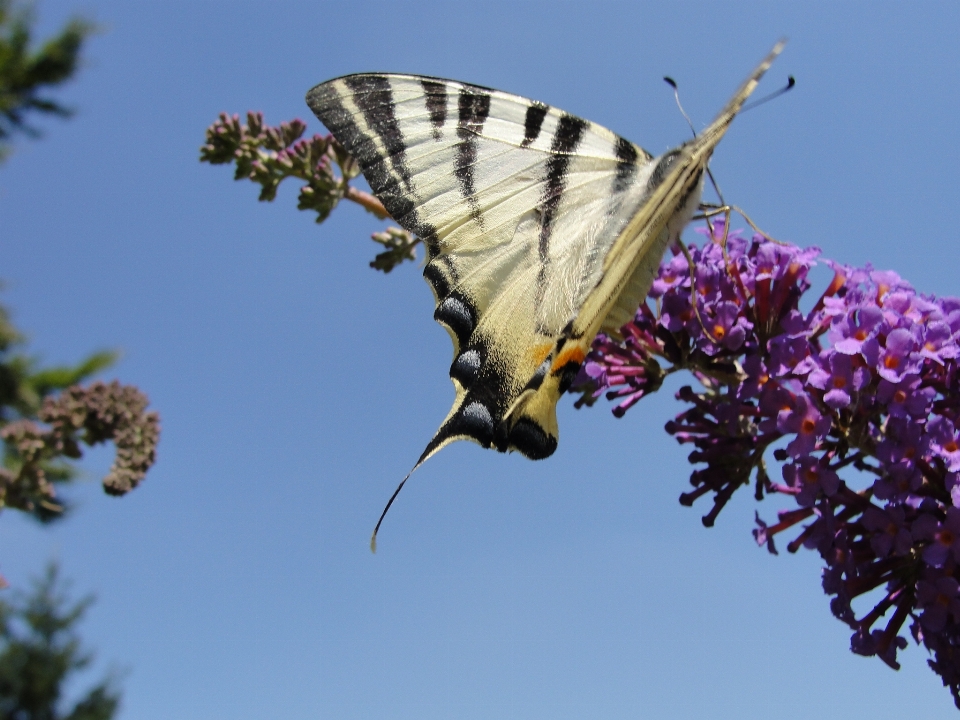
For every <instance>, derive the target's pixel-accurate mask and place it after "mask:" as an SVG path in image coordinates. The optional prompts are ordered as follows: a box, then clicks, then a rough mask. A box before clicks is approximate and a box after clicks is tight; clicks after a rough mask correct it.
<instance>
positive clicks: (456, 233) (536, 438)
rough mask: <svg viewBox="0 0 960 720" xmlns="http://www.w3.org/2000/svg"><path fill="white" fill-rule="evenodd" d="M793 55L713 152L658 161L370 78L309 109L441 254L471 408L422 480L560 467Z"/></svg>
mask: <svg viewBox="0 0 960 720" xmlns="http://www.w3.org/2000/svg"><path fill="white" fill-rule="evenodd" d="M782 47H783V43H782V42H781V43H778V44H777V46H776V47H774V49H773V50H772V51H771V53H770V54H769V55H768V56H767V58H765V59H764V61H763V62H762V63H761V64H760V65H759V66H758V67H757V68H756V69H755V70H754V71H753V73H751V75H750V76H749V77H748V79H747V80H746V82H744V84H743V85H742V86H741V87H740V89H739V90H738V91H737V92H736V93H735V95H734V96H733V98H731V100H730V101H729V102H728V104H727V105H726V106H725V107H724V109H723V110H722V111H721V113H720V114H719V115H718V116H717V118H716V119H715V120H714V122H713V123H712V124H711V125H710V126H709V127H708V128H707V129H706V130H705V131H704V132H703V133H702V134H701V135H700V136H699V137H698V138H696V139H695V140H692V141H690V142H688V143H686V144H684V145H682V146H681V147H679V148H677V149H675V150H672V151H670V152H668V153H666V154H664V155H662V156H660V157H659V158H653V157H652V156H651V155H650V154H649V153H647V152H646V151H644V150H642V149H641V148H639V147H638V146H636V145H634V144H632V143H630V142H628V141H627V140H624V139H623V138H621V137H619V136H618V135H616V134H614V133H612V132H610V131H609V130H606V129H605V128H603V127H600V126H598V125H596V124H594V123H590V122H588V121H586V120H583V119H581V118H578V117H576V116H573V115H570V114H568V113H564V112H563V111H560V110H558V109H556V108H551V107H549V106H547V105H544V104H543V103H538V102H535V101H531V100H527V99H526V98H522V97H518V96H516V95H510V94H508V93H503V92H499V91H496V90H491V89H489V88H483V87H478V86H474V85H468V84H464V83H459V82H454V81H450V80H440V79H437V78H427V77H420V76H411V75H384V74H359V75H350V76H346V77H342V78H337V79H335V80H331V81H329V82H326V83H323V84H321V85H318V86H317V87H315V88H313V89H312V90H311V91H310V92H309V93H308V95H307V103H308V104H309V106H310V108H311V109H312V110H313V112H314V113H315V114H316V115H317V117H318V118H320V120H321V121H323V123H324V124H325V125H326V126H327V127H328V128H329V129H330V131H331V132H332V133H333V134H334V136H335V137H336V138H337V139H338V140H339V141H340V143H341V144H343V145H344V147H346V149H347V150H348V151H349V152H350V153H351V154H352V155H353V156H354V157H356V158H357V160H358V162H359V164H360V167H361V169H362V171H363V173H364V176H365V177H366V178H367V180H368V182H369V183H370V186H371V189H372V190H373V192H374V193H375V194H376V195H377V197H379V198H380V200H381V201H382V202H383V204H384V206H385V207H386V209H387V211H388V212H389V213H390V214H391V215H392V216H393V218H394V220H396V221H397V222H398V223H399V224H400V225H402V226H403V227H404V228H406V229H407V230H409V231H410V232H412V233H414V234H416V235H417V236H418V237H420V238H421V239H422V240H423V241H424V244H425V246H426V248H427V264H426V267H425V269H424V277H425V278H426V279H427V282H428V283H429V284H430V287H431V288H432V290H433V292H434V295H435V297H436V302H437V305H436V311H435V314H434V317H435V318H436V319H437V321H439V322H440V323H441V324H442V325H443V326H444V327H446V329H447V330H448V332H449V333H450V337H451V339H452V341H453V346H454V359H453V363H452V364H451V367H450V377H451V380H452V381H453V384H454V387H455V388H456V398H455V400H454V404H453V407H452V408H451V410H450V413H449V414H448V415H447V417H446V419H445V420H444V421H443V423H442V424H441V426H440V429H439V430H438V431H437V433H436V434H435V435H434V437H433V438H432V439H431V441H430V442H429V443H428V444H427V447H426V449H425V450H424V452H423V454H422V455H421V457H420V459H419V460H418V462H417V466H419V465H420V464H421V463H422V462H424V461H425V460H426V459H427V458H428V457H429V456H430V455H432V454H433V453H435V452H436V451H438V450H439V449H440V448H442V447H444V446H445V445H447V444H448V443H450V442H453V441H454V440H460V439H470V440H473V441H475V442H477V443H479V444H480V445H483V446H484V447H495V448H496V449H498V450H500V451H507V450H518V451H519V452H521V453H522V454H524V455H526V456H527V457H530V458H534V459H539V458H544V457H547V456H549V455H551V454H552V453H553V452H554V450H555V449H556V446H557V438H558V429H557V421H556V404H557V401H558V399H559V397H560V395H561V394H563V393H564V392H565V391H566V390H567V388H568V387H569V385H570V383H571V382H572V380H573V378H574V377H575V376H576V374H577V372H578V371H579V368H580V365H581V363H582V362H583V359H584V357H585V356H586V353H587V352H588V351H589V348H590V345H591V343H592V342H593V339H594V337H595V336H596V334H597V333H598V332H599V331H600V330H601V329H607V330H614V329H616V328H618V327H619V326H620V325H622V324H623V323H624V322H626V321H627V320H629V319H630V318H632V317H633V314H634V312H635V311H636V308H637V307H638V305H639V303H640V302H641V301H642V300H643V298H644V297H645V296H646V293H647V292H648V291H649V288H650V284H651V283H652V280H653V277H654V275H655V274H656V270H657V267H658V265H659V263H660V260H661V258H662V256H663V253H664V252H665V250H666V248H667V247H668V245H669V244H670V242H671V241H673V240H675V239H676V238H678V237H679V233H680V231H681V230H682V228H683V226H684V225H685V224H686V223H687V222H688V221H689V219H690V217H691V215H692V213H693V212H694V210H695V209H696V207H697V206H698V204H699V199H700V190H701V188H702V184H703V174H704V171H705V169H706V166H707V162H708V161H709V158H710V156H711V154H712V152H713V150H714V148H715V147H716V144H717V143H718V142H719V140H720V138H721V137H722V136H723V134H724V133H725V132H726V129H727V127H728V126H729V125H730V122H731V121H732V119H733V117H734V116H735V115H736V114H737V112H739V110H740V108H741V107H742V105H743V103H744V101H745V100H746V98H747V97H748V96H749V95H750V93H752V92H753V89H754V88H755V87H756V84H757V82H758V81H759V79H760V77H761V76H762V75H763V74H764V72H766V70H767V68H768V67H769V66H770V64H771V63H772V62H773V60H774V58H775V57H776V56H777V55H778V54H779V53H780V51H781V49H782Z"/></svg>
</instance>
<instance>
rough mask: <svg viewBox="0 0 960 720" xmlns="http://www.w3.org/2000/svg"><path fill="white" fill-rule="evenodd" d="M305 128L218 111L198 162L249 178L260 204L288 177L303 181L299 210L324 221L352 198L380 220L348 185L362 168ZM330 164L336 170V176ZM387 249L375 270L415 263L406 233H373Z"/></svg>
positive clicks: (380, 210)
mask: <svg viewBox="0 0 960 720" xmlns="http://www.w3.org/2000/svg"><path fill="white" fill-rule="evenodd" d="M306 129H307V126H306V124H305V123H304V122H303V121H302V120H298V119H294V120H291V121H290V122H284V123H280V125H278V126H276V127H272V126H270V125H265V124H264V122H263V114H262V113H255V112H248V113H247V122H246V123H241V122H240V116H239V115H232V116H231V115H227V114H226V113H220V118H219V119H218V120H217V121H216V122H214V123H213V125H211V126H210V127H208V128H207V136H206V143H205V144H204V145H203V146H202V147H201V148H200V161H201V162H208V163H210V164H211V165H223V164H229V163H233V164H235V165H236V171H235V172H234V179H235V180H244V179H246V180H251V181H253V182H255V183H257V184H258V185H259V186H260V200H261V201H263V202H272V201H273V200H274V199H275V198H276V196H277V189H278V188H279V187H280V183H282V182H283V181H284V180H286V179H287V178H288V177H294V178H298V179H300V180H303V181H305V184H304V185H302V186H301V187H300V194H299V198H298V202H297V208H298V209H300V210H312V211H314V212H316V213H317V220H316V221H317V222H318V223H322V222H323V221H324V220H326V219H327V217H328V216H329V215H330V213H331V211H332V210H333V208H335V207H336V206H337V204H338V203H339V202H340V200H343V199H346V200H352V201H353V202H355V203H358V204H359V205H361V206H363V207H364V209H366V210H367V211H369V212H371V213H373V214H374V215H376V216H377V217H378V218H380V219H384V218H386V217H387V212H386V210H385V209H384V207H383V205H382V204H381V203H380V201H379V200H377V198H375V197H374V196H373V195H371V194H370V193H368V192H364V191H363V190H358V189H357V188H356V187H354V186H352V185H350V181H351V180H352V179H353V178H355V177H357V175H359V174H360V167H359V165H358V164H357V161H356V160H354V159H353V157H351V156H350V155H349V154H347V152H346V151H345V150H344V149H343V146H341V145H340V143H338V142H337V141H336V139H335V138H334V137H333V136H332V135H314V136H313V137H310V138H302V136H303V133H304V132H305V131H306ZM334 166H336V168H339V175H338V174H337V172H336V170H335V168H334ZM373 239H374V241H375V242H378V243H380V244H381V245H384V246H386V248H387V249H386V250H385V251H384V252H382V253H380V254H379V255H377V256H376V258H375V259H374V260H373V261H371V263H370V266H371V267H372V268H374V269H376V270H382V271H383V272H390V271H391V270H392V269H393V268H394V267H396V266H397V265H398V264H400V263H401V262H403V261H404V260H414V259H416V253H415V251H414V248H415V247H416V245H418V244H419V243H420V240H419V238H416V237H414V236H413V235H411V234H410V233H408V232H407V231H406V230H401V229H400V228H395V227H391V228H388V229H387V230H386V231H385V232H380V233H375V234H374V235H373Z"/></svg>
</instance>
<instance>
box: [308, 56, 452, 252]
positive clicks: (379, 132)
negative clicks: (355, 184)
mask: <svg viewBox="0 0 960 720" xmlns="http://www.w3.org/2000/svg"><path fill="white" fill-rule="evenodd" d="M342 80H343V82H344V83H345V84H346V85H347V87H351V84H352V85H354V86H357V87H368V88H369V87H372V88H375V90H374V92H379V91H378V90H377V88H379V89H381V90H382V88H383V86H384V84H386V86H387V87H389V82H390V81H389V78H385V77H383V76H381V75H350V76H348V77H346V78H342ZM337 82H339V81H337V80H331V81H330V82H326V83H323V84H322V85H318V86H317V87H315V88H313V89H312V90H311V91H310V92H309V93H307V104H308V105H309V106H310V109H311V110H313V113H314V114H315V115H316V116H317V117H318V118H319V119H320V121H321V122H322V123H323V124H324V125H326V126H327V129H328V130H330V132H331V133H333V136H334V137H335V138H336V139H337V141H338V142H339V143H340V144H341V145H343V146H344V147H345V148H346V150H347V152H349V153H350V154H351V155H353V157H354V158H356V160H357V162H358V164H359V165H360V170H361V171H362V172H363V176H364V177H365V178H366V179H367V182H368V183H370V189H371V190H373V193H374V195H376V196H377V198H378V199H379V200H380V202H382V203H383V206H384V207H385V208H386V210H387V212H388V213H390V216H391V217H392V218H393V219H394V220H395V221H396V222H397V223H399V224H400V226H401V227H403V228H404V229H405V230H409V231H410V232H412V233H413V234H414V235H416V236H417V237H419V238H420V239H421V240H423V242H424V245H426V248H427V253H428V257H429V258H433V257H435V256H436V255H437V253H438V252H439V250H440V242H439V240H438V238H437V230H436V228H435V227H434V226H433V225H432V224H430V223H428V222H426V221H425V220H423V219H422V218H421V217H420V215H419V214H418V213H417V210H416V204H415V202H414V199H413V196H412V193H411V192H410V191H409V190H405V189H404V187H403V184H406V183H404V178H403V174H404V173H405V174H406V175H407V179H406V182H409V172H408V171H407V170H406V165H405V163H404V162H403V158H402V153H401V159H400V160H399V161H395V160H394V158H395V157H396V156H393V157H391V156H388V155H385V154H384V153H383V151H381V149H380V147H381V145H379V144H378V143H377V141H376V140H375V138H374V137H373V136H372V135H368V134H367V133H366V132H364V129H363V128H361V126H360V125H359V124H358V122H357V120H356V117H355V116H354V115H353V113H351V112H350V111H349V110H347V108H346V107H345V106H344V104H343V96H342V93H341V91H340V90H338V89H337V87H336V85H337ZM362 97H363V95H362V94H359V95H354V96H353V98H354V102H355V103H356V104H357V107H358V108H360V109H361V114H362V115H363V116H364V120H365V122H366V124H367V128H368V129H369V131H370V132H371V133H375V135H376V138H377V139H379V140H380V143H382V147H384V148H386V149H387V152H389V148H390V147H394V148H396V147H397V143H398V142H399V143H402V141H403V137H402V134H401V135H397V132H398V131H397V132H394V130H393V125H394V124H395V123H396V117H395V116H394V115H393V100H392V97H387V96H384V95H383V94H380V95H379V97H380V99H381V102H386V105H387V106H389V112H387V111H386V109H385V108H384V107H380V108H377V107H375V106H374V104H373V103H372V101H371V99H370V98H369V97H367V98H366V99H361V98H362ZM364 106H366V107H367V108H368V109H367V110H364V109H363V107H364ZM391 117H392V118H393V119H392V121H391V119H390V118H391ZM378 128H380V129H378ZM384 132H385V133H386V136H384V134H383V133H384ZM398 162H399V165H398ZM398 167H399V168H400V169H399V170H398V169H397V168H398ZM402 183H403V184H402Z"/></svg>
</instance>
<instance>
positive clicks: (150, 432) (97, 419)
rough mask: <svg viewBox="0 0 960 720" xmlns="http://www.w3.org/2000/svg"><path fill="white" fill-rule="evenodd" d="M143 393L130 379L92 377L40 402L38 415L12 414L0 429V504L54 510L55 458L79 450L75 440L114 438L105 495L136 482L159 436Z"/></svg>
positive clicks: (58, 475) (58, 474)
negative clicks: (2, 447) (1, 450)
mask: <svg viewBox="0 0 960 720" xmlns="http://www.w3.org/2000/svg"><path fill="white" fill-rule="evenodd" d="M147 404H148V400H147V397H146V396H145V395H144V394H143V393H142V392H140V390H138V389H137V388H136V387H134V386H132V385H121V384H120V383H118V382H117V381H113V382H111V383H109V384H108V383H103V382H94V383H91V384H90V385H88V386H87V387H83V386H80V385H75V386H73V387H69V388H67V389H65V390H64V391H63V392H61V393H60V395H59V396H57V397H55V398H54V397H49V398H47V399H46V400H44V402H43V406H42V407H41V408H40V412H39V413H38V415H37V416H38V418H39V419H40V420H41V421H42V422H44V423H46V424H47V425H48V427H43V426H42V425H40V424H39V423H36V422H34V421H32V420H17V421H15V422H11V423H9V424H7V425H6V426H5V427H4V428H3V429H2V430H0V438H2V439H3V440H4V442H6V444H7V447H8V449H9V450H11V451H12V453H10V454H9V458H8V459H9V460H10V461H11V462H10V463H9V464H8V467H6V468H3V469H0V507H16V508H19V509H21V510H25V511H27V512H33V513H36V514H37V515H39V516H40V517H41V518H47V517H50V516H55V515H57V514H59V513H60V512H62V510H63V507H62V505H61V504H60V503H59V502H58V501H57V499H56V492H55V491H54V485H53V483H54V482H56V481H57V480H59V479H62V478H63V476H64V474H63V469H62V468H61V467H59V466H58V465H57V464H56V461H57V459H58V458H61V457H68V458H74V459H76V458H79V457H81V456H82V454H83V453H82V451H81V449H80V443H84V444H86V445H90V446H93V445H96V444H99V443H102V442H106V441H108V440H113V443H114V446H115V448H116V459H115V460H114V463H113V466H112V467H111V468H110V471H109V472H108V473H107V476H106V477H105V478H104V479H103V489H104V490H105V491H106V492H107V493H109V494H110V495H123V494H125V493H127V492H129V491H130V490H132V489H133V488H135V487H136V486H137V485H138V484H139V483H140V481H141V480H143V478H144V476H145V475H146V473H147V470H149V469H150V466H151V465H153V463H154V460H155V458H156V447H157V442H158V441H159V439H160V418H159V416H158V415H157V413H155V412H146V407H147Z"/></svg>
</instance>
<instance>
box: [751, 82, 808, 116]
mask: <svg viewBox="0 0 960 720" xmlns="http://www.w3.org/2000/svg"><path fill="white" fill-rule="evenodd" d="M796 84H797V80H796V78H794V77H793V75H790V76H788V77H787V84H786V85H784V86H783V87H782V88H780V89H779V90H775V91H773V92H772V93H770V94H769V95H767V96H766V97H762V98H758V99H757V100H754V101H753V102H752V103H747V104H746V105H744V106H743V107H742V108H741V110H740V112H742V113H743V112H746V111H747V110H753V109H754V108H755V107H759V106H760V105H763V104H764V103H765V102H770V101H771V100H773V99H774V98H776V97H780V96H781V95H783V94H784V93H785V92H790V90H792V89H793V87H794V86H795V85H796Z"/></svg>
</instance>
